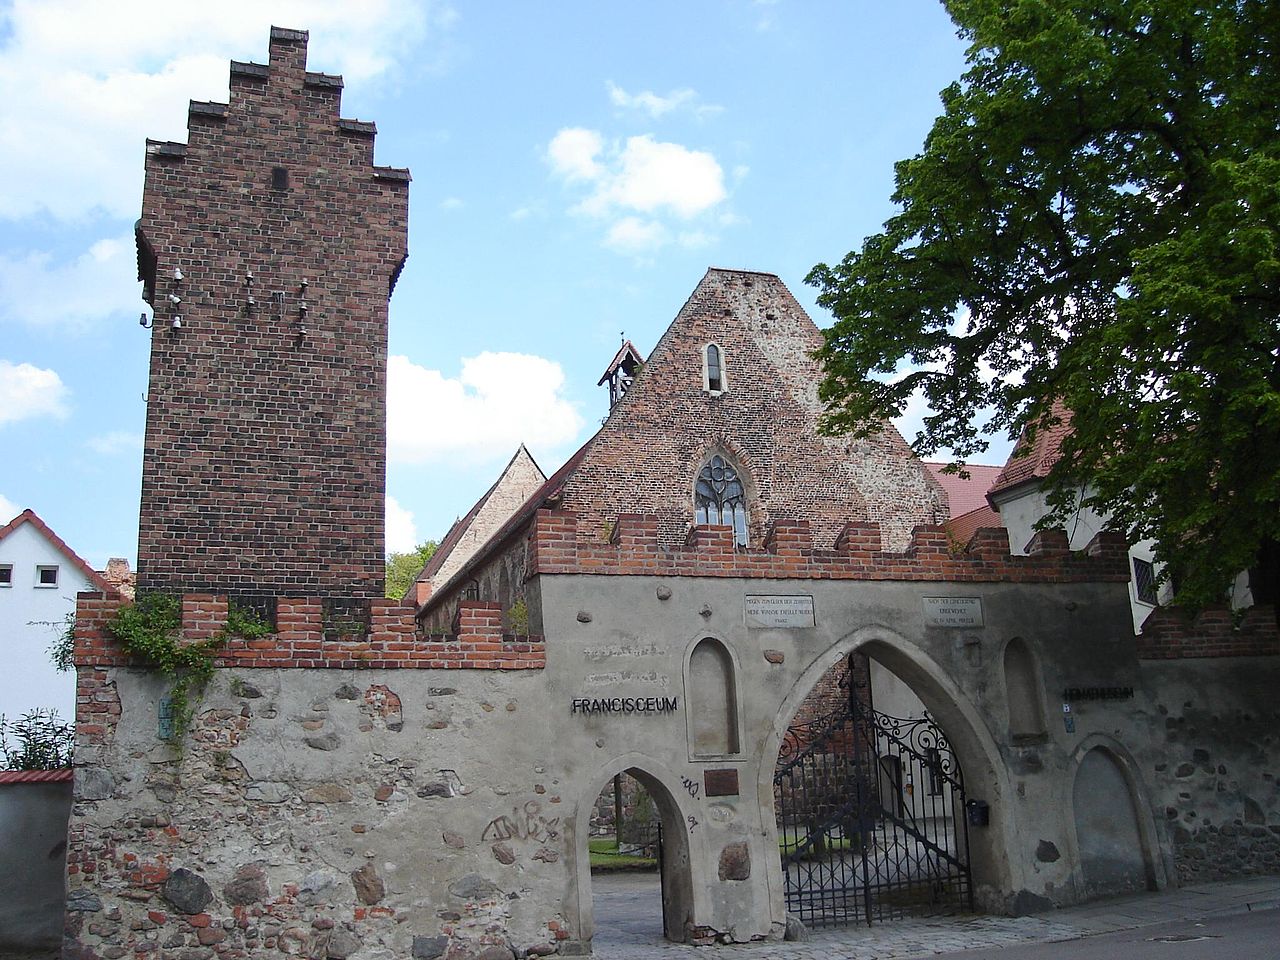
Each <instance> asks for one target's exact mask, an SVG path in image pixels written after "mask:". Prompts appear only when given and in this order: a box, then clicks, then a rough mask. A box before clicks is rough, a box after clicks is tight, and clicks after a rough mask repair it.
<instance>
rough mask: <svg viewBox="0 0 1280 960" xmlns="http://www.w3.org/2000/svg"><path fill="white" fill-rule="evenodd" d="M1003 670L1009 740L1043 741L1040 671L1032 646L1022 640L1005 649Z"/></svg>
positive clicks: (1012, 641) (1044, 732) (1043, 727)
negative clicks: (1007, 709)
mask: <svg viewBox="0 0 1280 960" xmlns="http://www.w3.org/2000/svg"><path fill="white" fill-rule="evenodd" d="M1003 667H1004V692H1005V702H1006V704H1007V705H1008V708H1009V736H1010V738H1012V739H1013V740H1014V741H1015V742H1017V741H1019V740H1023V741H1026V740H1039V739H1042V738H1043V737H1044V736H1045V735H1046V733H1047V728H1046V726H1045V717H1044V697H1043V695H1042V694H1041V692H1040V670H1039V667H1038V666H1037V664H1036V657H1035V654H1034V653H1032V651H1031V647H1030V645H1029V644H1028V643H1027V642H1026V641H1025V640H1023V639H1022V638H1021V637H1014V638H1013V639H1012V640H1010V641H1009V642H1008V644H1006V645H1005V648H1004V660H1003Z"/></svg>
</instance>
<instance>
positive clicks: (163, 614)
mask: <svg viewBox="0 0 1280 960" xmlns="http://www.w3.org/2000/svg"><path fill="white" fill-rule="evenodd" d="M106 629H107V632H108V633H110V634H111V636H113V637H114V638H115V639H116V640H118V641H119V642H120V645H121V646H122V647H123V648H124V651H125V653H127V654H128V655H129V656H130V657H133V658H134V659H136V660H139V661H141V662H142V663H143V664H144V665H146V666H149V667H151V668H152V669H154V670H156V671H158V672H159V673H160V674H162V675H163V676H165V677H167V678H168V679H169V682H170V686H169V702H170V704H171V706H172V712H173V734H172V737H171V738H170V739H171V740H172V741H173V743H174V744H175V745H177V746H178V747H179V749H181V744H182V742H183V740H184V739H185V737H186V734H187V731H188V730H189V729H190V728H191V721H192V719H193V718H194V717H195V705H196V702H198V699H199V696H200V694H201V693H202V692H203V691H204V688H205V686H206V685H207V684H208V682H209V680H210V678H211V677H212V676H213V658H214V655H215V653H216V651H217V650H218V649H219V648H220V647H221V646H222V645H223V644H224V643H226V641H227V638H228V637H230V636H241V637H249V638H252V637H261V636H264V635H266V634H268V633H270V632H271V625H270V624H269V623H267V622H266V621H265V620H263V619H262V618H261V617H259V616H258V615H257V614H256V613H255V612H254V611H253V610H250V609H247V608H245V607H241V606H239V605H238V604H236V603H235V602H234V601H233V602H230V603H228V605H227V623H226V626H225V627H224V628H223V629H222V630H221V631H219V632H218V634H217V635H216V636H214V637H210V638H209V639H208V640H197V641H192V642H184V641H183V639H182V632H181V631H182V599H181V598H180V597H175V596H172V595H170V594H164V593H147V594H141V595H139V596H138V598H137V600H136V601H135V602H134V604H133V605H132V606H129V607H122V608H121V609H120V611H119V612H118V613H117V614H116V616H115V619H114V620H112V621H111V622H110V623H108V624H107V625H106Z"/></svg>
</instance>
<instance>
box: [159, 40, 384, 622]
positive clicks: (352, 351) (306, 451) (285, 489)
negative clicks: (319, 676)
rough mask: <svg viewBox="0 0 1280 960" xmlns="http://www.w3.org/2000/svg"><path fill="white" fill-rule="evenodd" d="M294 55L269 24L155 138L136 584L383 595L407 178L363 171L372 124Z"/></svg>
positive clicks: (336, 82)
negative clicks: (264, 34) (221, 81)
mask: <svg viewBox="0 0 1280 960" xmlns="http://www.w3.org/2000/svg"><path fill="white" fill-rule="evenodd" d="M306 54H307V34H306V33H305V32H300V31H295V30H282V29H278V28H273V29H272V31H271V40H270V63H269V64H268V65H266V66H263V65H258V64H251V63H236V62H233V63H232V65H231V80H230V87H231V96H230V101H229V103H227V104H218V103H197V102H193V103H192V104H191V109H190V113H189V116H188V124H187V125H188V142H187V143H185V144H181V143H160V142H155V141H148V144H147V155H146V183H145V187H144V191H143V201H142V218H141V220H140V221H139V223H138V228H137V229H138V246H139V251H138V253H139V273H140V275H141V278H142V279H143V281H144V290H145V296H146V297H147V298H148V299H149V300H150V301H151V303H152V304H153V307H154V310H155V325H154V328H153V332H152V341H151V373H150V381H149V385H148V406H147V429H146V446H145V455H144V458H143V480H142V506H141V515H140V521H139V534H138V540H139V543H138V585H139V588H140V589H143V590H165V591H170V592H183V591H217V592H232V593H235V592H253V593H258V594H262V593H270V594H282V595H283V594H294V595H299V594H301V595H308V596H311V595H318V596H326V597H328V596H337V597H379V596H381V595H382V582H383V569H384V568H383V545H384V544H383V541H384V533H383V524H384V513H383V509H384V508H383V498H384V490H383V480H384V475H385V467H386V440H385V422H386V343H387V301H388V299H389V297H390V295H391V290H392V287H393V286H394V283H395V279H396V277H397V275H398V274H399V271H400V268H401V266H402V264H403V263H404V260H405V258H406V256H407V224H408V194H409V191H408V187H409V174H408V171H406V170H398V169H392V168H387V167H376V166H374V163H373V141H374V133H375V128H374V125H373V124H372V123H364V122H360V121H355V120H345V119H341V116H340V107H341V96H342V79H341V78H340V77H335V76H329V75H326V74H322V73H312V72H309V71H308V70H307V69H306ZM175 270H178V271H180V272H181V274H182V279H177V278H176V275H175ZM250 273H252V276H253V280H252V285H249V284H248V283H247V280H248V277H249V275H250ZM171 297H177V298H179V299H180V300H181V303H174V302H172V301H171V299H170V298H171ZM250 297H252V298H253V300H254V301H255V303H254V304H253V305H250V303H249V298H250ZM304 304H305V309H304ZM176 317H181V328H180V329H174V327H173V321H174V319H175V318H176ZM304 331H305V332H304Z"/></svg>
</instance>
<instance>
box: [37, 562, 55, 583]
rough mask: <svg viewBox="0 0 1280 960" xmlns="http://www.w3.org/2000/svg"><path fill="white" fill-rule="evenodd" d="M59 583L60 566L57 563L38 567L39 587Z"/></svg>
mask: <svg viewBox="0 0 1280 960" xmlns="http://www.w3.org/2000/svg"><path fill="white" fill-rule="evenodd" d="M57 585H58V567H57V565H56V564H50V565H49V566H43V565H42V566H38V567H36V586H37V587H56V586H57Z"/></svg>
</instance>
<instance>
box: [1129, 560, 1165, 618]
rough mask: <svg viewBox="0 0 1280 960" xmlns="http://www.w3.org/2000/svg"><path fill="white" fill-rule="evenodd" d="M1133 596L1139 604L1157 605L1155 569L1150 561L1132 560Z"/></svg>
mask: <svg viewBox="0 0 1280 960" xmlns="http://www.w3.org/2000/svg"><path fill="white" fill-rule="evenodd" d="M1133 595H1134V596H1135V597H1137V598H1138V602H1139V603H1149V604H1151V605H1152V606H1155V605H1156V604H1157V603H1159V595H1158V591H1157V589H1156V568H1155V565H1154V564H1153V563H1152V562H1151V561H1150V560H1141V559H1139V558H1138V557H1134V558H1133Z"/></svg>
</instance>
